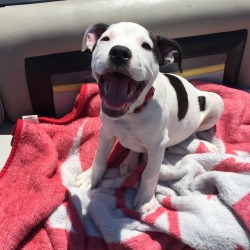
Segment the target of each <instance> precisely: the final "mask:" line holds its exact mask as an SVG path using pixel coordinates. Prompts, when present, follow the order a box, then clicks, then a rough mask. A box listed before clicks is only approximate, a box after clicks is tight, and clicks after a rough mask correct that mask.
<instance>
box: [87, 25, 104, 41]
mask: <svg viewBox="0 0 250 250" xmlns="http://www.w3.org/2000/svg"><path fill="white" fill-rule="evenodd" d="M108 27H109V25H108V24H105V23H97V24H95V25H93V26H92V28H91V30H90V31H93V32H94V33H95V35H96V36H97V38H98V39H99V38H100V37H101V35H102V34H103V33H104V32H105V31H106V30H107V29H108Z"/></svg>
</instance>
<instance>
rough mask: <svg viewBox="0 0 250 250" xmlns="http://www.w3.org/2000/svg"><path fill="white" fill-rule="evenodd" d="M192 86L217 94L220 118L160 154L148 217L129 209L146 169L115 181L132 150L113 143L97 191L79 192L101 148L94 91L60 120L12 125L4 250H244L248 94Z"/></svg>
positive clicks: (249, 225) (1, 180) (4, 190)
mask: <svg viewBox="0 0 250 250" xmlns="http://www.w3.org/2000/svg"><path fill="white" fill-rule="evenodd" d="M194 84H195V85H196V86H197V88H199V89H201V90H205V91H213V92H216V93H218V94H219V95H221V97H222V98H223V100H224V103H225V110H224V112H223V114H222V117H221V119H220V120H219V121H218V123H217V125H216V128H213V129H210V130H208V131H203V132H199V133H197V134H195V135H192V136H191V137H190V138H188V139H187V140H185V141H183V142H182V143H180V144H179V145H176V146H174V147H172V148H170V149H169V150H166V153H165V157H164V161H163V162H162V166H161V172H160V177H159V182H158V185H157V188H156V191H155V198H156V201H157V202H156V206H155V208H154V209H153V210H152V211H150V212H149V213H146V214H139V213H138V212H136V211H134V209H133V207H132V201H133V198H134V196H135V194H136V190H137V187H138V183H139V181H140V176H141V173H142V171H143V169H144V167H145V165H144V164H140V165H138V166H137V168H135V169H134V170H133V171H132V172H131V173H128V175H127V176H123V177H121V176H120V171H119V166H120V163H121V162H122V160H123V159H124V158H125V156H126V154H127V153H128V150H127V149H125V148H123V147H122V146H121V145H120V144H119V143H116V145H115V147H114V149H113V150H112V152H111V154H110V157H109V159H108V162H107V165H108V169H107V171H106V173H105V176H104V178H103V180H102V181H101V183H100V185H99V186H98V187H97V188H96V189H94V190H91V191H90V192H86V191H85V190H84V189H82V188H76V187H75V178H76V176H77V175H78V174H79V173H81V172H82V171H84V170H86V169H88V168H89V167H90V164H91V162H92V160H93V157H94V154H95V150H96V148H97V143H98V141H97V137H98V131H99V128H100V119H99V116H98V115H99V106H100V99H99V96H98V90H97V86H96V85H95V84H86V85H83V86H82V88H81V91H80V93H79V95H78V96H77V98H76V101H75V106H74V108H73V110H72V111H71V112H70V113H69V114H67V115H66V116H64V117H63V118H61V119H53V118H42V117H41V118H39V123H32V122H29V121H27V120H18V121H17V123H16V126H15V129H14V130H13V136H14V140H13V145H12V151H11V154H10V156H9V158H8V161H7V163H6V164H5V166H4V168H3V170H2V171H1V172H0V249H32V250H34V249H74V250H75V249H76V250H77V249H95V250H97V249H118V250H119V249H140V250H141V249H150V250H151V249H170V250H171V249H173V250H181V249H186V250H187V249H216V250H218V249H226V250H230V249H235V250H236V249H238V250H239V249H245V250H247V249H250V109H249V107H250V94H248V93H245V92H243V91H240V90H234V89H230V88H227V87H223V86H220V85H215V84H211V83H206V84H205V83H199V82H196V83H194ZM200 139H202V140H205V141H209V142H212V143H213V144H215V145H216V146H217V148H218V150H219V152H218V153H211V152H209V150H208V149H207V148H206V146H205V144H203V143H202V142H201V141H200Z"/></svg>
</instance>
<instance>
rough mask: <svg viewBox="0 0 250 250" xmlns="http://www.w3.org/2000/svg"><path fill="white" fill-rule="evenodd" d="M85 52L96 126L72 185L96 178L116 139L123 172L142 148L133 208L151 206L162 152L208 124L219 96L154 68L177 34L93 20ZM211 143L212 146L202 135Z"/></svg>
mask: <svg viewBox="0 0 250 250" xmlns="http://www.w3.org/2000/svg"><path fill="white" fill-rule="evenodd" d="M86 49H90V50H91V51H92V52H93V53H92V56H93V57H92V64H91V66H92V74H93V77H94V78H95V79H96V81H97V82H98V86H99V92H100V96H101V112H100V117H101V120H102V126H101V129H100V134H99V142H98V149H97V152H96V156H95V159H94V162H93V164H92V166H91V167H90V168H89V169H88V170H87V171H85V172H83V173H82V174H80V175H79V176H78V177H77V179H76V185H77V186H78V187H79V186H84V187H85V188H87V189H91V188H94V187H95V186H96V185H97V183H98V182H99V181H100V180H101V178H102V176H103V174H104V172H105V169H106V160H107V158H108V155H109V153H110V151H111V149H112V147H113V145H114V143H115V141H116V139H117V140H118V141H119V142H120V143H121V144H122V145H123V146H124V147H126V148H128V149H130V153H129V154H128V156H127V158H126V159H125V161H124V162H123V163H122V165H121V174H122V175H124V174H126V173H128V171H130V170H131V169H133V168H134V167H135V166H136V165H137V162H138V156H139V153H142V152H145V153H147V164H146V168H145V170H144V171H143V174H142V176H141V182H140V185H139V188H138V190H137V194H136V196H135V198H134V202H133V205H134V207H135V209H136V210H138V211H142V212H147V211H149V210H150V209H151V208H152V206H153V201H154V193H155V187H156V184H157V182H158V178H159V172H160V167H161V164H162V161H163V157H164V152H165V149H166V148H167V147H171V146H173V145H176V144H178V143H180V142H181V141H183V140H185V139H186V138H188V137H189V136H190V135H191V134H193V133H195V132H197V131H201V130H206V129H209V128H211V127H212V126H214V125H215V123H216V121H217V120H218V118H219V117H220V115H221V113H222V110H223V101H222V99H221V97H220V96H218V95H217V94H215V93H209V92H202V91H199V90H197V89H196V88H195V87H193V85H192V84H190V83H189V82H188V81H187V80H185V79H184V78H182V77H180V76H177V75H173V74H165V75H163V74H162V73H160V72H159V66H161V65H164V64H166V63H172V62H177V63H178V65H179V67H180V68H181V49H180V46H179V45H178V44H177V42H175V41H173V40H169V39H166V38H163V37H158V36H157V37H154V36H153V35H152V34H151V33H150V32H149V31H147V30H146V29H145V28H144V27H142V26H140V25H138V24H135V23H128V22H122V23H117V24H112V25H110V26H108V25H105V24H96V25H94V26H92V27H90V28H88V30H87V31H86V33H85V35H84V38H83V45H82V50H83V51H84V50H86ZM206 145H207V146H208V147H209V148H210V149H211V150H213V151H216V148H215V146H213V145H212V144H209V143H206Z"/></svg>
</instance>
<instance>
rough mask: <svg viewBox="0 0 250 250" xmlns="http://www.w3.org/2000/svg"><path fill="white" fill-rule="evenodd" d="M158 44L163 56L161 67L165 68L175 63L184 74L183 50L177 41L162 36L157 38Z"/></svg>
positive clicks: (160, 62)
mask: <svg viewBox="0 0 250 250" xmlns="http://www.w3.org/2000/svg"><path fill="white" fill-rule="evenodd" d="M156 44H157V47H158V51H159V53H160V55H161V61H159V65H160V66H163V65H167V64H169V63H172V62H175V63H177V64H178V67H179V70H180V72H182V65H181V62H182V50H181V47H180V45H179V44H178V43H177V42H176V41H175V40H171V39H167V38H165V37H161V36H157V37H156Z"/></svg>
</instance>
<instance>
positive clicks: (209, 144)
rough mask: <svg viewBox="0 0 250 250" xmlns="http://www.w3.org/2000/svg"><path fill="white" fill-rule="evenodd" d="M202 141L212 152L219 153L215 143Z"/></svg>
mask: <svg viewBox="0 0 250 250" xmlns="http://www.w3.org/2000/svg"><path fill="white" fill-rule="evenodd" d="M202 143H203V144H204V145H205V146H206V148H207V149H208V150H209V152H211V153H218V152H219V150H218V148H217V147H216V146H215V145H214V144H212V143H210V142H207V141H202Z"/></svg>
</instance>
